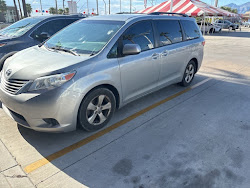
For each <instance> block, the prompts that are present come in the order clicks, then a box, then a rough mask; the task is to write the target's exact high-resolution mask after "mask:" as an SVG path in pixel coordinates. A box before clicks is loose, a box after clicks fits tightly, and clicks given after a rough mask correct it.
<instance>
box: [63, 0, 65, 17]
mask: <svg viewBox="0 0 250 188" xmlns="http://www.w3.org/2000/svg"><path fill="white" fill-rule="evenodd" d="M64 1H65V0H63V14H64V13H65V6H64Z"/></svg>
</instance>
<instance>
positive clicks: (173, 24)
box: [155, 20, 182, 46]
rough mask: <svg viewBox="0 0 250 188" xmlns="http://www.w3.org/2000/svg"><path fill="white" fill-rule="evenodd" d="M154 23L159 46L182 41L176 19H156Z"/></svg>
mask: <svg viewBox="0 0 250 188" xmlns="http://www.w3.org/2000/svg"><path fill="white" fill-rule="evenodd" d="M155 24H156V28H157V30H158V35H159V40H160V46H166V45H169V44H174V43H177V42H181V41H182V31H181V27H180V24H179V21H178V20H157V21H155Z"/></svg>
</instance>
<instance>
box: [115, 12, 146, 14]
mask: <svg viewBox="0 0 250 188" xmlns="http://www.w3.org/2000/svg"><path fill="white" fill-rule="evenodd" d="M116 14H142V13H137V12H117V13H116Z"/></svg>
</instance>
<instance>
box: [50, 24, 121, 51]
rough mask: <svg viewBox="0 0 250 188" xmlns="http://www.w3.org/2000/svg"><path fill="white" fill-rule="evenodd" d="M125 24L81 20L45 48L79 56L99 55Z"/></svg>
mask: <svg viewBox="0 0 250 188" xmlns="http://www.w3.org/2000/svg"><path fill="white" fill-rule="evenodd" d="M124 23H125V22H122V21H101V20H81V21H79V22H76V23H73V24H71V25H70V26H68V27H66V28H65V29H63V30H62V31H60V32H59V33H57V34H56V35H54V36H53V37H52V38H50V39H49V40H48V41H47V42H46V43H45V46H46V47H47V48H52V49H65V50H70V51H74V52H76V53H77V54H90V55H94V54H96V53H98V52H99V51H100V50H101V49H102V48H103V47H104V46H105V45H106V44H107V43H108V41H109V40H110V39H111V38H112V37H113V36H114V35H115V33H116V32H117V31H118V30H119V29H120V28H121V27H122V25H123V24H124Z"/></svg>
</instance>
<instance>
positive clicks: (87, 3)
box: [87, 0, 89, 15]
mask: <svg viewBox="0 0 250 188" xmlns="http://www.w3.org/2000/svg"><path fill="white" fill-rule="evenodd" d="M87 14H88V15H89V1H88V0H87Z"/></svg>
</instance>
